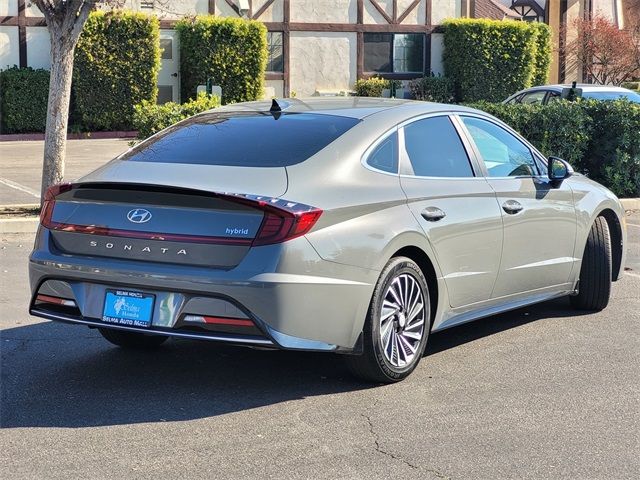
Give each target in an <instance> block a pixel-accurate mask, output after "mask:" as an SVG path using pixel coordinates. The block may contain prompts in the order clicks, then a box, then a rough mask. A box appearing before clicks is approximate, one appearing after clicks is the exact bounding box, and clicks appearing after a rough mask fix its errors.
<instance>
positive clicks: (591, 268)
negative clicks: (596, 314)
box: [570, 217, 611, 311]
mask: <svg viewBox="0 0 640 480" xmlns="http://www.w3.org/2000/svg"><path fill="white" fill-rule="evenodd" d="M610 295H611V237H610V235H609V225H608V224H607V220H606V219H605V218H604V217H598V218H596V220H595V221H594V222H593V225H592V226H591V231H590V232H589V236H588V237H587V245H586V246H585V248H584V255H583V256H582V267H581V268H580V281H579V283H578V294H577V295H574V296H572V297H570V299H571V304H572V305H573V306H574V307H575V308H578V309H580V310H591V311H600V310H603V309H604V308H605V307H606V306H607V304H608V303H609V297H610Z"/></svg>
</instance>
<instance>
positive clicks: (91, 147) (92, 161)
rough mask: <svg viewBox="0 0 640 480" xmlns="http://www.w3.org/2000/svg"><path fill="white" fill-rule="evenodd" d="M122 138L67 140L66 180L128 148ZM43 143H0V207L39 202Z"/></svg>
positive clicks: (93, 167)
mask: <svg viewBox="0 0 640 480" xmlns="http://www.w3.org/2000/svg"><path fill="white" fill-rule="evenodd" d="M128 141H129V140H125V139H109V140H69V141H68V142H67V161H66V168H65V180H74V179H76V178H78V177H81V176H83V175H85V174H87V173H89V172H90V171H92V170H94V169H96V168H98V167H99V166H100V165H103V164H104V163H106V162H107V161H109V160H111V159H112V158H113V157H115V156H116V155H118V154H120V153H121V152H123V151H125V150H126V149H127V148H129V146H128ZM43 150H44V142H42V141H26V142H25V141H20V142H0V205H24V204H33V203H40V185H41V178H42V156H43Z"/></svg>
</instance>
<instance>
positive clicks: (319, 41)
mask: <svg viewBox="0 0 640 480" xmlns="http://www.w3.org/2000/svg"><path fill="white" fill-rule="evenodd" d="M247 3H248V5H249V7H250V8H249V11H247V12H240V10H239V8H238V7H239V0H157V1H156V2H153V1H151V2H149V1H144V0H126V1H125V2H124V8H128V9H131V10H137V11H142V12H146V13H153V14H156V15H157V16H158V17H159V18H160V19H161V39H162V40H161V41H162V42H163V43H162V44H163V45H164V46H165V47H166V48H167V49H168V50H167V51H169V50H171V51H173V54H172V55H169V54H165V55H163V57H166V58H163V59H162V68H161V72H160V76H159V84H160V87H161V90H162V91H163V98H164V99H165V100H166V99H169V98H174V99H175V100H178V98H177V92H179V76H178V77H175V76H173V74H174V73H179V72H178V70H179V61H178V58H177V57H178V55H177V53H178V54H179V49H177V47H176V45H175V42H177V41H178V38H177V36H176V35H175V34H174V33H173V30H172V26H173V23H175V21H176V20H177V19H179V18H180V17H182V16H184V15H195V14H210V13H213V14H215V15H219V16H229V17H237V16H240V14H244V15H243V16H245V17H247V18H255V19H256V20H259V21H262V22H264V23H265V24H266V26H267V28H268V30H269V31H273V32H282V35H283V49H284V68H283V69H282V71H280V72H268V73H267V79H266V80H267V81H266V91H265V95H266V96H267V97H270V96H272V95H276V96H288V95H289V94H290V93H292V92H295V94H296V95H298V96H308V95H317V94H331V93H339V92H346V91H349V90H351V89H352V88H353V84H354V83H355V81H356V80H357V79H358V78H363V77H367V76H369V75H371V74H372V72H367V71H365V66H366V62H365V60H364V57H365V56H367V55H370V53H368V50H367V49H365V47H364V43H365V41H368V42H371V41H372V40H371V36H372V35H375V34H381V35H382V36H383V37H384V38H390V39H391V40H389V42H390V43H389V45H390V47H389V50H390V52H391V55H392V59H391V61H390V64H391V65H394V66H395V65H396V62H395V55H396V53H395V52H396V49H397V48H398V47H397V45H398V43H397V42H400V43H402V42H401V41H404V40H403V38H404V37H402V36H403V35H414V34H417V35H424V42H423V43H424V52H423V53H424V54H423V59H424V61H423V67H422V71H420V72H394V71H390V72H384V73H380V75H381V76H385V77H389V78H396V79H399V80H402V81H407V80H408V79H410V78H415V77H418V76H421V75H423V74H424V73H428V72H429V71H430V70H433V71H434V72H435V73H442V35H441V34H438V33H433V34H432V31H433V29H434V28H436V27H437V25H439V24H440V23H441V22H442V21H443V20H444V19H446V18H449V17H458V16H461V14H462V8H463V3H464V5H467V4H468V2H467V0H419V1H417V2H414V0H377V1H376V0H248V2H247ZM19 4H23V5H24V6H25V8H24V15H23V16H21V17H18V14H19V12H20V11H21V10H22V9H20V8H18V5H19ZM149 6H153V8H145V7H149ZM0 17H2V18H0V22H1V23H2V26H0V68H7V67H8V66H12V65H14V64H15V65H21V66H32V67H35V68H49V65H50V62H49V53H48V52H49V39H48V32H47V30H46V26H44V20H43V19H42V15H41V14H40V12H39V11H38V9H37V7H35V6H31V5H30V3H29V1H28V0H0ZM385 35H386V37H385ZM398 38H399V39H398ZM383 40H384V39H383ZM384 41H386V40H384ZM369 45H370V43H369ZM414 55H415V53H414ZM400 64H402V63H400ZM394 68H395V67H394Z"/></svg>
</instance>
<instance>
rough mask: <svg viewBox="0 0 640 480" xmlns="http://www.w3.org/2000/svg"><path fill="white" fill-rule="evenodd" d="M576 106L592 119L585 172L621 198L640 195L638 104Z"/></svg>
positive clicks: (583, 163)
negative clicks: (581, 108) (580, 107)
mask: <svg viewBox="0 0 640 480" xmlns="http://www.w3.org/2000/svg"><path fill="white" fill-rule="evenodd" d="M579 103H580V104H581V105H582V107H583V108H584V109H585V111H586V112H587V114H588V115H589V116H590V117H591V118H592V119H593V128H592V129H591V135H590V137H591V142H590V143H589V147H588V148H587V154H586V155H585V157H584V159H583V162H582V166H583V169H584V171H585V172H586V173H588V175H589V177H590V178H592V179H594V180H596V181H597V182H601V183H602V184H604V185H606V186H607V187H609V188H610V189H611V190H612V191H613V192H615V193H616V195H618V196H620V197H638V196H640V105H639V104H637V103H631V102H628V101H615V102H598V101H595V100H590V101H580V102H579Z"/></svg>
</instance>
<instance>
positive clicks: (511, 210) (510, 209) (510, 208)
mask: <svg viewBox="0 0 640 480" xmlns="http://www.w3.org/2000/svg"><path fill="white" fill-rule="evenodd" d="M523 208H524V207H523V206H522V204H520V203H519V202H516V201H515V200H507V201H505V202H504V203H503V204H502V209H503V210H504V211H505V212H507V213H508V214H509V215H515V214H516V213H518V212H521V211H522V209H523Z"/></svg>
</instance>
